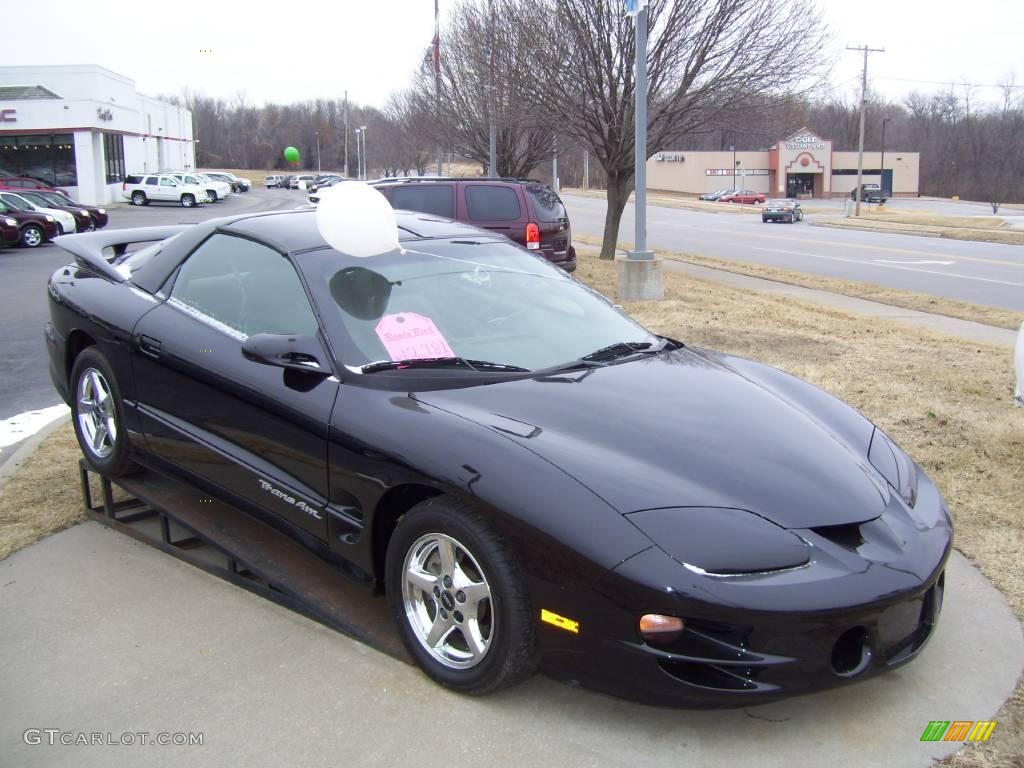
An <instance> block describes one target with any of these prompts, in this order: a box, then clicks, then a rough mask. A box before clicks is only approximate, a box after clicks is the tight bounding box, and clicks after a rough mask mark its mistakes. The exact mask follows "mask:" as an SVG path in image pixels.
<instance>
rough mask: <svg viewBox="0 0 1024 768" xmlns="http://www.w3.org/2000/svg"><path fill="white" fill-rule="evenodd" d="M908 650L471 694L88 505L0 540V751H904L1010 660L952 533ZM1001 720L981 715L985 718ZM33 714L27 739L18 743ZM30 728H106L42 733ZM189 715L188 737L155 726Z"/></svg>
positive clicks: (358, 756)
mask: <svg viewBox="0 0 1024 768" xmlns="http://www.w3.org/2000/svg"><path fill="white" fill-rule="evenodd" d="M947 573H948V575H947V585H948V586H947V597H946V602H945V607H944V610H943V617H942V620H941V622H940V625H939V627H938V629H937V631H936V634H935V636H934V637H933V639H932V641H931V643H930V644H929V646H928V647H927V648H926V649H925V650H924V651H923V653H922V655H921V656H920V657H919V658H918V659H917V660H915V661H914V662H913V663H911V664H910V665H908V666H906V667H903V668H901V669H899V670H896V671H894V672H892V673H890V674H888V675H885V676H882V677H880V678H876V679H873V680H869V681H866V682H864V683H860V684H857V685H854V686H850V687H846V688H843V689H839V690H835V691H831V692H826V693H821V694H814V695H811V696H806V697H802V698H797V699H792V700H788V701H783V702H779V703H775V704H770V705H764V706H759V707H752V708H749V709H746V710H715V711H692V710H689V711H687V710H672V709H658V708H653V707H645V706H640V705H636V704H632V703H628V702H624V701H619V700H617V699H612V698H607V697H604V696H601V695H597V694H592V693H589V692H587V691H583V690H579V689H575V688H571V687H569V686H566V685H562V684H558V683H554V682H552V681H550V680H547V679H545V678H540V677H538V678H534V679H533V680H531V681H529V682H527V683H526V684H524V685H521V686H519V687H517V688H515V689H513V690H511V691H507V692H504V693H502V694H499V695H497V696H493V697H490V698H484V699H472V698H466V697H462V696H459V695H455V694H451V693H448V692H446V691H444V690H442V689H440V688H438V687H437V686H435V685H434V684H433V683H431V682H429V681H428V680H427V678H425V677H424V676H423V675H422V674H420V673H419V672H418V671H417V670H416V669H415V668H413V667H411V666H407V665H406V664H403V663H402V662H399V661H395V660H394V659H392V658H391V657H388V656H385V655H383V654H380V653H378V652H376V651H374V650H372V649H370V648H368V647H366V646H364V645H361V644H359V643H357V642H355V641H354V640H351V639H349V638H347V637H344V636H342V635H339V634H336V633H334V632H332V631H330V630H328V629H325V628H324V627H322V626H320V625H318V624H315V623H313V622H311V621H308V620H306V619H304V618H302V617H300V616H298V615H296V614H294V613H291V612H289V611H288V610H286V609H284V608H282V607H280V606H278V605H276V604H273V603H270V602H267V601H264V600H262V599H261V598H259V597H256V596H254V595H252V594H250V593H248V592H245V591H243V590H241V589H238V588H235V587H233V586H231V585H230V584H228V583H226V582H222V581H220V580H218V579H216V578H214V577H212V576H210V575H208V574H206V573H204V572H202V571H199V570H196V569H194V568H192V567H191V566H188V565H185V564H184V563H181V562H180V561H177V560H175V559H173V558H171V557H168V556H167V555H164V554H162V553H160V552H158V551H157V550H154V549H151V548H149V547H147V546H145V545H143V544H140V543H138V542H136V541H134V540H132V539H130V538H128V537H126V536H124V535H122V534H119V533H116V532H114V531H111V530H109V529H106V528H104V527H102V526H100V525H98V524H96V523H92V522H88V523H83V524H81V525H78V526H76V527H74V528H72V529H69V530H67V531H64V532H62V533H59V534H56V535H54V536H52V537H50V538H49V539H46V540H44V541H42V542H40V543H39V544H36V545H34V546H32V547H29V548H28V549H25V550H23V551H21V552H18V553H16V554H15V555H13V556H12V557H10V558H8V559H7V560H5V561H2V562H0V611H2V615H3V617H4V619H3V629H2V631H0V723H2V724H3V727H2V729H0V765H11V766H14V765H17V766H64V765H66V766H75V768H88V766H102V768H112V767H115V766H135V765H146V766H164V765H175V766H177V765H188V766H198V765H202V766H207V765H209V766H214V765H244V766H273V767H274V768H280V766H320V765H324V766H327V765H331V766H338V765H358V766H361V767H362V766H378V765H381V766H392V765H397V764H415V765H417V766H422V767H423V768H429V767H430V766H450V765H463V766H469V765H529V764H534V765H572V766H623V765H630V764H634V763H638V762H641V761H642V763H643V764H644V765H645V766H672V767H673V768H678V767H679V766H684V765H700V766H706V767H707V768H712V767H713V766H742V765H757V766H761V767H764V766H787V768H799V767H801V766H808V767H810V766H813V767H814V768H819V766H821V765H822V764H828V763H829V762H830V761H837V762H838V763H839V764H852V765H857V766H893V765H899V766H908V767H911V768H912V767H913V766H921V768H925V766H928V765H930V764H931V761H932V760H933V759H935V758H938V757H941V756H943V755H945V754H948V753H950V752H952V751H953V750H954V749H955V748H956V747H957V746H959V745H958V744H957V743H955V742H941V741H940V742H921V741H920V737H921V735H922V733H923V731H924V729H925V727H926V726H927V725H928V723H929V721H931V720H989V719H991V718H992V717H993V715H994V714H995V713H996V711H997V710H998V708H999V706H1000V705H1001V704H1002V702H1003V701H1004V699H1005V698H1006V697H1007V696H1008V695H1009V694H1010V693H1011V692H1012V690H1013V687H1014V684H1015V681H1016V679H1017V677H1018V675H1019V674H1020V672H1021V667H1022V664H1024V641H1022V637H1021V629H1020V624H1019V623H1018V622H1017V620H1016V619H1015V618H1014V617H1013V615H1012V614H1011V612H1010V610H1009V608H1008V607H1007V606H1006V604H1005V602H1004V601H1003V599H1002V597H1001V596H1000V595H999V593H998V592H996V590H995V589H994V588H993V587H992V586H991V585H990V584H989V583H988V582H987V581H986V580H985V579H984V578H982V577H981V576H980V574H978V573H977V571H975V570H974V569H973V568H972V567H971V566H970V565H969V564H968V563H967V562H966V560H964V558H962V557H961V556H959V555H956V554H955V555H954V556H953V558H952V560H951V562H950V566H949V570H948V572H947ZM998 727H999V726H997V728H998ZM27 729H36V731H33V732H32V733H30V734H29V740H30V741H33V740H36V739H35V736H36V734H37V731H38V732H40V733H41V735H40V736H39V740H41V741H42V743H41V744H27V743H26V740H25V737H24V733H25V731H26V730H27ZM44 729H57V730H58V731H59V732H61V733H66V734H70V735H69V736H66V737H65V739H67V740H74V738H75V736H76V735H77V734H80V733H85V734H86V735H87V736H86V738H87V739H89V738H91V736H90V734H93V733H96V734H100V737H99V738H100V739H101V740H103V741H115V742H122V741H123V740H127V739H128V738H129V737H127V736H125V735H124V734H138V733H139V732H147V733H148V735H147V736H146V737H143V738H142V741H143V743H141V744H139V743H137V742H138V740H139V737H138V736H135V735H133V736H131V737H130V738H131V740H132V741H134V742H136V743H132V744H129V745H125V744H123V743H116V744H113V745H109V744H97V745H81V744H80V745H67V746H65V745H62V744H60V743H59V739H60V735H59V733H58V734H55V737H54V738H55V740H56V741H57V743H56V744H54V745H53V746H50V745H48V744H47V738H48V736H47V735H46V734H45V733H43V730H44ZM159 733H167V734H175V733H194V734H195V733H201V734H202V741H203V743H202V745H201V746H198V745H182V746H174V745H167V746H161V745H158V744H156V745H154V744H149V743H148V742H149V741H151V740H156V738H157V734H159Z"/></svg>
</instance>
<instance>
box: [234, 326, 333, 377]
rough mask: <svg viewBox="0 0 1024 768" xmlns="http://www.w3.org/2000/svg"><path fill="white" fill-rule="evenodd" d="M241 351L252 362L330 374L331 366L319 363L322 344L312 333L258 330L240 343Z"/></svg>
mask: <svg viewBox="0 0 1024 768" xmlns="http://www.w3.org/2000/svg"><path fill="white" fill-rule="evenodd" d="M242 355H243V356H244V357H245V359H246V360H252V361H253V362H254V363H263V364H264V365H274V366H277V367H278V368H287V369H289V370H293V371H305V372H307V373H321V374H323V375H324V376H329V375H330V370H329V369H327V368H324V367H322V366H321V365H320V360H319V358H320V357H321V356H322V355H323V347H322V346H321V345H320V342H319V341H318V340H317V339H316V338H315V337H313V336H298V335H295V334H277V333H257V334H256V335H255V336H250V337H249V338H248V339H246V340H245V343H244V344H242Z"/></svg>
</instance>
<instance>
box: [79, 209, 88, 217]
mask: <svg viewBox="0 0 1024 768" xmlns="http://www.w3.org/2000/svg"><path fill="white" fill-rule="evenodd" d="M78 214H79V216H88V215H89V212H88V211H87V210H85V209H79V211H78Z"/></svg>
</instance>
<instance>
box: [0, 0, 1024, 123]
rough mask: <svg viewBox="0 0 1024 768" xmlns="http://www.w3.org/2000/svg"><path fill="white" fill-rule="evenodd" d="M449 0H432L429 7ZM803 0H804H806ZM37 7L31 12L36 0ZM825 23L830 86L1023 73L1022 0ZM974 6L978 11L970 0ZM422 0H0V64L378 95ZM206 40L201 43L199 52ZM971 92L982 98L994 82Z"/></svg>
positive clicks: (849, 1)
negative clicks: (96, 68)
mask: <svg viewBox="0 0 1024 768" xmlns="http://www.w3.org/2000/svg"><path fill="white" fill-rule="evenodd" d="M453 4H454V3H453V0H441V15H442V20H443V17H444V14H445V13H446V11H447V10H448V9H450V8H451V7H452V6H453ZM807 5H810V3H807ZM41 7H43V8H45V14H44V15H45V19H43V18H42V17H41V16H40V13H41V12H42V11H41V10H40V8H41ZM819 7H820V8H821V9H822V10H823V12H824V15H825V18H826V20H827V22H828V23H829V25H830V26H831V27H832V28H833V32H834V35H835V46H834V48H835V50H834V51H832V52H831V53H834V54H835V55H836V57H837V58H836V62H837V63H836V67H835V70H834V74H833V78H832V82H833V84H834V86H835V88H836V92H838V93H841V94H843V95H845V96H847V97H850V98H852V97H855V95H856V93H857V92H858V89H859V75H860V67H861V64H862V59H861V58H860V57H859V55H858V54H856V53H852V52H840V51H841V50H842V48H843V47H844V46H846V45H861V44H865V43H866V44H868V45H870V46H871V47H874V48H882V47H884V48H885V49H886V52H885V53H879V54H872V56H871V59H870V62H869V70H868V71H869V77H870V80H871V85H872V87H874V88H875V89H876V90H878V91H880V92H882V93H883V94H885V95H886V96H889V97H891V98H899V97H900V96H902V95H903V94H905V93H908V92H909V91H911V90H921V91H925V92H934V91H936V90H942V89H944V88H945V87H947V86H943V85H940V84H936V83H932V82H910V81H955V82H961V81H967V82H971V83H998V82H1001V81H1003V80H1004V79H1005V78H1006V77H1007V76H1009V75H1010V74H1013V73H1015V74H1016V76H1017V78H1018V80H1017V82H1018V83H1020V84H1021V85H1024V48H1022V46H1021V32H1022V30H1024V2H1022V1H1021V0H995V2H986V3H979V4H978V6H971V5H970V4H965V3H963V2H955V3H954V2H952V1H951V0H930V1H925V0H819ZM973 8H978V9H979V10H980V11H981V12H978V13H974V12H972V9H973ZM433 15H434V3H433V1H432V0H375V1H374V2H362V1H360V0H319V2H308V1H305V0H291V2H287V1H286V2H263V1H262V0H250V2H245V3H241V2H236V1H235V0H208V1H207V2H203V3H185V4H182V3H170V4H168V3H152V2H134V3H126V2H103V1H102V0H91V1H90V2H83V1H82V0H46V2H45V3H44V5H43V6H37V5H36V4H35V3H34V2H31V1H28V2H18V3H4V10H3V13H2V18H3V27H4V29H6V30H8V31H13V30H22V31H23V32H24V34H8V35H5V36H4V44H3V46H0V65H10V64H82V63H92V64H99V65H101V66H104V67H107V68H108V69H112V70H114V71H115V72H118V73H120V74H123V75H126V76H128V77H131V78H133V79H134V80H135V81H136V84H137V86H138V88H139V90H141V91H142V92H143V93H147V94H150V95H160V94H178V93H181V91H182V89H183V88H185V87H188V88H190V89H192V90H196V91H200V92H202V93H205V94H207V95H211V96H224V97H232V96H234V95H235V94H236V93H238V92H240V91H241V92H244V93H245V95H246V98H247V100H248V101H249V102H251V103H261V102H264V101H277V102H287V101H301V100H305V99H315V98H324V97H331V96H339V97H340V96H341V95H342V94H343V92H344V91H345V90H346V89H347V90H348V93H349V98H350V99H351V100H353V101H356V102H358V103H364V104H372V105H376V106H381V105H383V103H384V102H385V101H386V99H387V96H388V94H389V93H390V92H392V91H393V90H396V89H399V88H401V87H402V86H403V85H405V84H406V83H407V82H408V79H409V76H410V73H411V72H412V71H413V70H415V69H416V68H417V67H418V66H419V64H420V62H421V61H422V57H423V53H424V51H425V49H426V47H427V46H428V45H429V44H430V39H431V37H432V35H433ZM206 51H209V52H206ZM975 98H981V99H983V100H984V99H988V100H995V99H996V98H997V93H996V91H995V90H994V89H981V90H979V91H977V93H976V94H975Z"/></svg>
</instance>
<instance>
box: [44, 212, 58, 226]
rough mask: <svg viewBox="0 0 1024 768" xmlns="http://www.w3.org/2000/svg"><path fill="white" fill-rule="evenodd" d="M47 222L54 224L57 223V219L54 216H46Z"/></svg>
mask: <svg viewBox="0 0 1024 768" xmlns="http://www.w3.org/2000/svg"><path fill="white" fill-rule="evenodd" d="M46 220H47V221H48V222H50V223H51V224H52V223H53V222H54V221H56V219H55V218H53V216H51V215H50V214H46Z"/></svg>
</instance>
